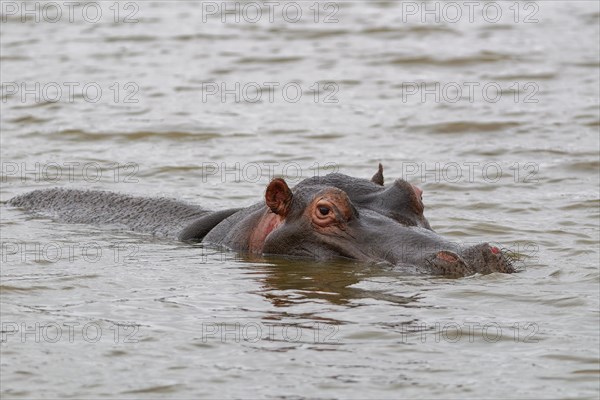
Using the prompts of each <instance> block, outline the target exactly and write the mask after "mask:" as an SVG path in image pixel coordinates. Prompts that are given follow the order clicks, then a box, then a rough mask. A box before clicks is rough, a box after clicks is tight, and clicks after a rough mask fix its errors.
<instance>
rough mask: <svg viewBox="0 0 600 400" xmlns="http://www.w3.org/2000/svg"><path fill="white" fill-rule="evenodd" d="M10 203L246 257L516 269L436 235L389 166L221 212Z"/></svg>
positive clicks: (110, 203)
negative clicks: (387, 175)
mask: <svg viewBox="0 0 600 400" xmlns="http://www.w3.org/2000/svg"><path fill="white" fill-rule="evenodd" d="M9 204H10V205H13V206H16V207H23V208H26V209H30V210H34V211H42V212H45V213H51V214H53V215H54V216H56V217H57V218H58V219H59V220H62V221H65V222H74V223H94V224H111V225H119V226H125V227H127V228H128V229H131V230H134V231H140V232H147V233H152V234H155V235H162V236H168V237H173V238H177V239H179V240H182V241H196V242H203V243H207V244H214V245H222V246H226V247H228V248H231V249H233V250H237V251H240V252H249V253H255V254H280V255H287V256H294V257H307V258H313V259H319V260H327V259H332V258H336V257H345V258H350V259H356V260H361V261H375V262H389V263H392V264H395V265H400V266H403V267H405V268H407V269H409V270H412V271H415V272H423V273H432V274H442V275H448V276H465V275H470V274H473V273H477V272H479V273H490V272H507V273H510V272H514V268H513V267H512V265H511V263H510V262H509V260H508V259H507V258H506V257H505V256H504V255H503V254H502V252H500V251H499V249H498V248H496V247H493V246H490V245H489V244H487V243H483V244H480V245H477V246H471V247H466V248H463V247H462V246H460V244H457V243H453V242H450V241H448V240H447V239H445V238H443V237H442V236H440V235H438V234H437V233H436V232H434V231H433V230H432V229H431V226H430V225H429V222H428V221H427V219H426V218H425V216H424V215H423V210H424V206H423V202H422V191H421V190H420V189H419V188H417V187H416V186H413V185H411V184H409V183H408V182H406V181H404V180H401V179H399V180H396V181H395V182H394V183H393V184H392V185H390V186H388V187H385V186H384V185H383V170H382V167H381V165H380V166H379V171H378V172H377V173H376V174H375V175H374V176H373V178H372V179H371V180H367V179H360V178H353V177H350V176H347V175H342V174H329V175H326V176H324V177H314V178H309V179H305V180H303V181H302V182H300V183H299V184H298V185H296V186H295V187H294V188H293V190H292V189H290V188H289V187H288V185H287V184H286V182H285V181H284V180H283V179H279V178H277V179H274V180H273V181H271V183H270V184H269V185H268V187H267V189H266V193H265V200H264V201H263V202H260V203H257V204H254V205H253V206H250V207H247V208H237V209H228V210H221V211H207V210H204V209H202V208H201V207H199V206H195V205H190V204H186V203H183V202H178V201H174V200H168V199H150V198H140V197H132V196H126V195H121V194H115V193H110V192H100V191H79V190H64V189H51V190H38V191H34V192H31V193H28V194H25V195H22V196H17V197H15V198H13V199H11V200H10V201H9Z"/></svg>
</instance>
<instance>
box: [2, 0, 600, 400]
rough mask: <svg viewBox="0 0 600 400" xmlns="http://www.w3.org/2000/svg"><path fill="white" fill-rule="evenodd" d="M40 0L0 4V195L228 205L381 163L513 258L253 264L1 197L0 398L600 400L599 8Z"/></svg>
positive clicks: (452, 223) (449, 231)
mask: <svg viewBox="0 0 600 400" xmlns="http://www.w3.org/2000/svg"><path fill="white" fill-rule="evenodd" d="M9 4H12V5H13V6H15V7H17V8H16V9H15V8H10V7H9V8H7V7H8V6H7V5H9ZM44 4H45V3H41V4H40V6H39V7H40V8H39V12H38V15H37V17H39V19H40V20H39V22H36V21H35V18H36V15H35V11H34V15H30V16H29V17H27V18H25V22H22V21H21V17H20V13H21V11H22V9H21V7H22V5H21V3H20V2H16V3H15V2H3V3H2V7H3V9H2V10H3V16H2V18H3V19H2V25H1V31H0V32H1V39H0V40H1V50H2V55H1V62H2V83H3V92H2V103H1V106H2V112H1V114H2V117H1V120H0V128H1V131H2V135H1V145H2V146H1V150H0V155H1V156H2V173H3V175H2V190H1V193H0V199H1V200H2V201H3V202H5V201H6V200H8V199H10V198H11V197H13V196H15V195H17V194H20V193H24V192H27V191H30V190H32V189H37V188H45V187H55V186H64V187H72V188H89V189H104V190H111V191H118V192H126V193H132V194H137V195H146V196H169V197H174V198H178V199H182V200H186V201H191V202H196V203H199V204H203V205H205V206H206V207H208V208H213V209H221V208H227V207H235V206H243V205H249V204H252V203H253V202H255V201H259V200H260V199H261V197H262V195H263V191H264V187H265V185H266V184H267V182H268V181H269V177H270V176H271V175H272V174H275V175H284V176H285V177H286V179H287V180H288V181H289V182H290V184H294V183H296V182H298V180H299V179H300V177H301V176H304V177H308V176H312V175H314V174H316V173H319V174H324V173H327V172H330V171H332V170H335V169H337V170H339V171H340V172H343V173H346V174H349V175H353V176H361V177H370V176H372V175H373V174H374V173H375V171H376V167H377V163H378V162H380V161H381V162H383V164H384V167H385V176H386V178H387V183H390V182H392V180H393V179H395V178H397V177H400V176H404V177H405V178H406V179H408V180H409V181H411V182H413V183H414V184H417V185H419V186H420V187H422V188H423V189H424V200H425V204H426V211H425V213H426V216H427V217H428V218H429V220H430V222H431V224H432V226H433V227H434V229H435V230H437V231H438V232H440V233H441V234H443V235H445V236H447V237H450V238H452V239H453V240H457V241H463V242H479V241H484V240H486V241H494V242H497V243H500V244H502V245H503V246H504V247H507V248H510V249H512V250H514V251H515V252H517V253H518V254H519V256H520V258H521V261H520V262H521V264H522V268H523V271H522V272H521V273H519V274H514V275H503V274H492V275H487V276H472V277H468V278H463V279H443V278H435V277H415V276H405V275H402V274H401V273H400V272H399V271H396V270H394V268H392V267H389V266H382V265H364V264H357V263H352V262H342V261H340V262H331V263H325V264H318V263H316V264H315V263H311V262H307V261H298V260H295V261H290V260H285V259H280V258H247V257H242V256H239V255H236V254H235V253H231V252H227V251H219V250H218V249H211V248H203V247H202V246H201V245H195V246H192V245H187V244H181V243H177V242H172V241H168V240H163V239H159V238H153V237H149V236H146V235H141V234H135V233H130V232H126V231H123V230H120V229H118V228H117V227H93V226H87V225H67V224H61V223H58V222H55V221H52V219H51V218H49V217H48V216H34V215H31V214H27V213H24V212H23V211H22V210H18V209H12V208H9V207H6V206H5V205H4V204H3V205H2V207H1V213H2V221H1V224H2V225H1V226H2V275H1V286H0V287H1V292H0V293H1V305H2V331H3V333H2V335H3V338H2V339H3V343H2V345H1V351H2V360H1V378H0V381H1V389H0V390H1V393H2V396H3V397H5V398H32V397H35V398H43V397H52V398H56V397H61V398H62V397H65V398H67V397H71V398H91V397H94V398H96V397H115V398H158V397H173V398H189V397H191V396H194V397H211V398H215V397H218V398H240V397H260V398H282V397H286V398H301V397H307V398H365V397H366V398H399V397H406V398H444V399H448V398H597V397H598V393H599V391H600V387H599V379H600V372H599V371H600V367H599V350H598V348H599V334H598V324H599V318H598V311H599V308H600V307H599V272H598V267H599V263H598V259H599V246H598V244H599V234H598V232H599V222H600V220H599V218H600V213H599V197H600V195H599V190H600V189H599V139H598V137H599V136H598V130H599V129H598V127H599V124H600V115H599V104H600V103H599V98H600V95H599V89H598V88H599V81H600V76H599V58H600V56H599V43H598V40H599V39H598V38H599V23H598V22H599V19H600V9H599V5H598V3H597V2H591V1H590V2H550V1H540V2H537V3H526V2H524V3H519V4H517V6H514V4H513V3H492V6H488V8H487V9H486V12H485V14H484V13H483V3H482V4H481V5H479V6H478V7H477V8H475V9H474V14H473V22H471V21H470V20H469V19H470V17H469V15H468V14H469V13H468V9H467V8H466V7H462V13H463V14H462V17H460V18H458V20H457V21H456V22H453V21H454V20H455V14H454V13H452V10H451V9H448V8H447V7H446V8H443V6H444V4H442V3H435V2H431V3H428V5H429V6H430V7H431V9H433V7H435V5H436V4H437V7H439V8H438V10H439V12H438V14H437V15H438V16H440V22H439V23H436V22H434V21H433V20H432V19H433V18H434V16H429V17H428V18H429V19H428V20H427V22H426V23H422V22H421V18H422V15H423V14H422V12H423V9H422V8H421V7H422V5H421V3H420V2H417V3H409V2H370V3H359V2H344V3H331V4H330V5H325V4H324V3H323V4H321V5H320V6H318V7H315V6H314V4H313V3H312V2H303V3H294V4H295V5H300V6H301V8H302V9H303V15H302V17H301V18H300V21H298V22H296V23H293V22H289V21H288V20H292V19H294V18H295V17H294V15H295V14H294V13H293V11H294V10H293V9H292V8H290V9H287V12H288V14H286V15H285V17H286V18H287V19H288V20H286V18H284V17H283V16H282V14H281V10H282V8H283V3H282V5H281V6H278V7H279V8H276V9H275V11H274V16H273V22H270V21H269V18H268V12H267V11H268V10H267V9H263V14H262V18H260V19H259V21H258V22H256V23H252V22H249V21H247V20H253V19H254V18H255V17H256V15H255V14H254V13H253V12H254V11H255V10H253V9H251V8H249V7H247V8H246V9H245V11H243V10H242V9H241V6H240V10H241V11H240V12H241V13H240V22H239V23H236V22H235V20H234V18H235V16H233V15H228V16H227V18H229V19H227V21H226V23H222V22H221V14H222V13H221V11H222V10H221V3H219V2H217V3H204V9H203V7H202V6H201V5H200V4H198V3H191V2H190V3H188V2H176V3H175V2H132V3H131V5H129V6H127V7H126V6H125V4H123V3H122V4H120V5H118V7H115V6H114V4H113V3H112V2H99V3H91V4H92V5H90V6H88V9H87V14H86V18H83V17H82V14H81V12H82V8H81V6H78V7H75V8H74V9H73V22H69V10H68V9H67V8H66V6H61V7H62V18H61V19H60V21H58V22H56V23H51V22H48V21H46V20H45V19H44V17H46V19H48V20H50V19H53V18H55V16H56V14H55V11H54V10H53V9H52V7H51V6H45V7H46V8H44ZM459 4H462V3H459ZM229 6H231V7H233V5H232V4H229ZM28 7H30V8H33V7H34V5H33V3H31V4H29V5H28ZM94 7H96V8H98V9H100V11H102V17H101V18H100V20H99V21H97V22H94V21H93V19H94V18H95V15H96V14H94V11H95V10H96V8H94ZM111 7H112V8H111ZM290 7H292V6H290ZM311 7H312V8H311ZM413 7H416V8H413ZM493 7H500V9H501V11H502V17H501V19H500V20H499V21H498V22H495V23H494V22H491V21H493V20H495V14H494V10H495V9H494V8H493ZM510 7H513V8H510ZM115 8H116V9H118V10H119V15H118V18H117V22H115V20H114V18H115V14H114V13H115ZM316 8H318V9H319V10H320V13H319V15H318V18H317V19H318V22H315V19H314V18H315V15H314V10H315V9H316ZM15 10H16V11H15ZM517 10H518V11H519V13H518V15H517V14H515V13H516V11H517ZM132 13H134V15H131V14H132ZM332 13H333V15H330V14H332ZM328 15H329V16H330V17H329V19H328V21H330V22H331V21H332V20H336V19H337V22H335V21H333V22H332V23H325V22H324V19H325V18H326V17H327V16H328ZM127 16H129V17H130V18H129V20H128V21H129V22H124V18H125V17H127ZM204 17H206V18H205V19H206V22H204V21H203V18H204ZM244 18H245V19H244ZM136 19H137V20H138V22H131V21H130V20H136ZM515 21H516V22H515ZM536 21H537V22H536ZM236 82H238V83H239V90H237V89H236ZM436 82H438V83H439V85H440V86H439V89H438V87H436V86H435V83H436ZM21 83H25V84H26V85H27V86H26V87H25V89H27V90H29V92H28V93H29V94H26V95H25V99H22V96H23V93H24V91H23V88H22V87H21V86H19V85H21ZM35 83H39V84H40V86H39V89H36V86H35ZM222 84H224V85H225V86H224V89H225V90H228V92H226V93H224V94H223V92H222V91H221V89H222V87H221V85H222ZM69 85H71V86H69ZM85 85H88V86H86V91H85V93H84V92H83V91H82V89H83V87H84V86H85ZM286 85H287V86H286ZM421 85H425V86H421ZM69 87H72V88H73V96H72V98H71V97H69V93H68V89H69ZM257 87H262V88H263V90H262V91H258V92H257V91H256V88H257ZM269 87H271V88H272V89H269ZM284 87H285V88H286V90H287V92H285V93H284V92H283V91H282V89H283V88H284ZM498 87H499V88H500V89H501V90H502V92H501V96H500V97H498V92H497V88H498ZM98 88H100V89H101V90H102V92H101V94H100V95H98V92H97V89H98ZM471 88H472V89H473V91H472V92H471V91H470V90H471ZM484 88H485V90H484ZM297 89H299V90H300V92H297V91H296V90H297ZM458 90H460V93H458V92H457V91H458ZM457 93H458V94H457ZM36 95H37V96H38V97H37V98H36V97H35V96H36ZM221 95H224V98H223V99H222V98H221ZM236 95H237V96H238V98H237V99H236V97H235V96H236ZM436 95H437V98H436ZM259 96H260V100H259V101H254V100H258V97H259ZM96 97H98V98H97V101H96ZM23 100H24V101H23ZM54 100H58V101H54ZM236 100H239V101H236ZM94 101H95V102H94ZM132 101H137V102H132ZM294 101H295V102H294ZM76 163H78V164H76ZM436 163H437V164H436ZM36 324H37V325H36Z"/></svg>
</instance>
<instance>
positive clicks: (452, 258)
mask: <svg viewBox="0 0 600 400" xmlns="http://www.w3.org/2000/svg"><path fill="white" fill-rule="evenodd" d="M436 257H437V258H439V259H440V260H444V261H447V262H451V263H453V262H457V261H458V260H459V259H458V256H456V255H455V254H452V253H450V252H449V251H440V252H438V253H437V255H436Z"/></svg>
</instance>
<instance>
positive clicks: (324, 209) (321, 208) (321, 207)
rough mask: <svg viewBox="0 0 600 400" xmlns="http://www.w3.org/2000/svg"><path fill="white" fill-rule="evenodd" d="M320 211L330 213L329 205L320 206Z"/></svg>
mask: <svg viewBox="0 0 600 400" xmlns="http://www.w3.org/2000/svg"><path fill="white" fill-rule="evenodd" d="M319 212H320V213H321V215H327V214H329V207H325V206H319Z"/></svg>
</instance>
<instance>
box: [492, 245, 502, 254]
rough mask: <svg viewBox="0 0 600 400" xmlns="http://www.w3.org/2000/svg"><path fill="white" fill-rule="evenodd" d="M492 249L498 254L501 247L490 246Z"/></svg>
mask: <svg viewBox="0 0 600 400" xmlns="http://www.w3.org/2000/svg"><path fill="white" fill-rule="evenodd" d="M490 250H491V251H492V253H494V254H498V253H500V249H499V248H497V247H496V246H492V247H491V248H490Z"/></svg>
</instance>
